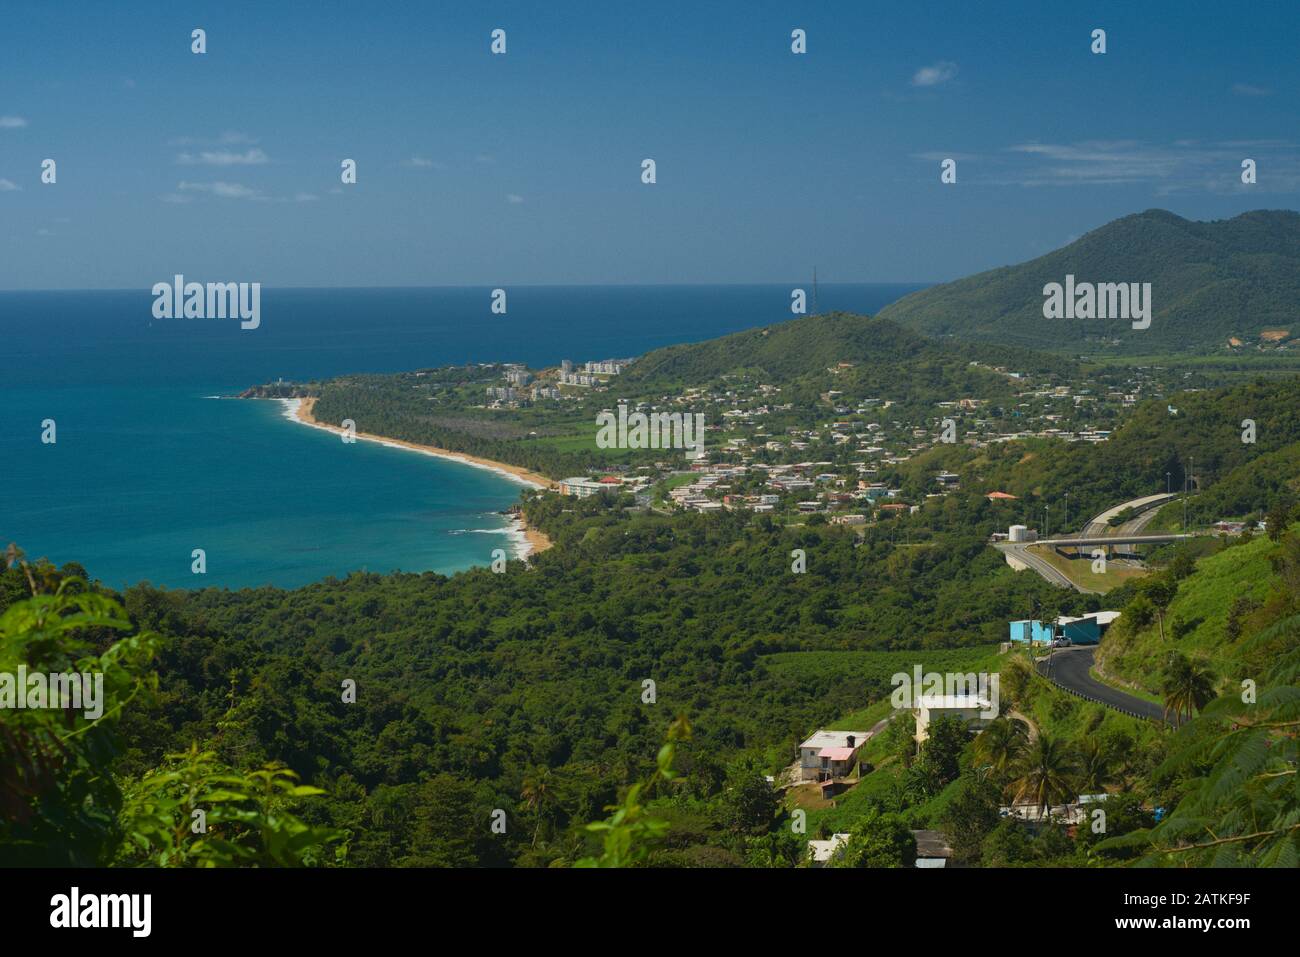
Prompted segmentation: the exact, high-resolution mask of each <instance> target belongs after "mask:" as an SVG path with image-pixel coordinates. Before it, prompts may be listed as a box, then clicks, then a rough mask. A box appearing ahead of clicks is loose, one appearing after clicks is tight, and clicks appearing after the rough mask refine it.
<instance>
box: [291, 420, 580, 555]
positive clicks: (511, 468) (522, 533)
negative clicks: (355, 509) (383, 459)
mask: <svg viewBox="0 0 1300 957" xmlns="http://www.w3.org/2000/svg"><path fill="white" fill-rule="evenodd" d="M275 401H276V402H280V403H283V405H284V408H285V418H288V419H292V420H293V421H294V422H297V423H298V424H299V425H306V426H310V427H311V428H314V429H324V430H325V431H326V432H333V433H334V434H335V435H342V434H343V433H344V430H343V429H342V428H340V427H339V426H335V425H329V424H327V423H325V422H322V421H320V420H319V419H317V418H316V417H315V416H314V415H312V407H313V406H315V404H316V398H315V396H307V397H304V398H299V399H276V400H275ZM356 436H357V438H358V439H361V440H364V441H367V442H378V443H379V444H381V445H386V446H388V447H390V448H402V449H408V450H409V451H412V452H421V453H423V454H425V455H432V456H434V457H436V458H440V459H450V460H452V461H455V462H459V463H461V464H462V465H469V466H472V467H474V468H480V469H487V470H488V471H490V472H496V473H497V474H498V475H500V476H502V477H503V478H508V479H510V480H511V481H513V482H518V483H519V484H520V485H525V486H528V487H529V488H536V489H553V488H555V487H556V483H555V482H554V481H552V480H551V479H549V478H547V477H546V476H545V475H540V474H538V473H537V472H530V471H528V469H525V468H522V467H521V466H518V465H508V464H506V463H505V462H494V461H493V460H491V459H485V458H482V457H480V456H477V455H469V454H467V453H465V452H453V451H452V450H451V449H442V448H438V447H437V446H436V445H422V444H420V443H418V442H407V441H405V440H403V439H394V438H390V437H388V436H386V435H376V434H374V433H373V432H357V433H356ZM508 527H509V528H510V529H511V532H512V535H511V537H512V538H515V537H516V536H517V540H516V544H515V551H516V553H517V554H518V557H519V558H521V559H523V560H525V561H527V560H528V557H529V556H530V555H532V554H535V553H537V552H544V551H546V550H547V549H548V548H550V547H551V545H552V542H551V540H550V539H549V538H547V536H546V534H545V533H544V532H542V531H541V530H540V529H536V528H533V527H532V526H530V525H529V524H528V520H527V519H526V518H524V515H523V513H522V512H519V513H516V514H515V515H514V516H513V517H512V518H511V519H510V525H509V526H508Z"/></svg>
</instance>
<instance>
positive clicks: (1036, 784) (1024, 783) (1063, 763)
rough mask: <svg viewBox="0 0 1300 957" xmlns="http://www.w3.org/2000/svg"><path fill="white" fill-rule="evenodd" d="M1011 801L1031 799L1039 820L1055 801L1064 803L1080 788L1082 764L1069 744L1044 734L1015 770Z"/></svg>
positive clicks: (1017, 801)
mask: <svg viewBox="0 0 1300 957" xmlns="http://www.w3.org/2000/svg"><path fill="white" fill-rule="evenodd" d="M1013 773H1014V774H1015V775H1016V776H1015V778H1014V779H1013V780H1012V782H1011V791H1012V795H1013V797H1012V801H1013V803H1021V802H1023V801H1024V800H1025V799H1032V800H1033V802H1034V805H1035V806H1036V807H1037V808H1039V811H1040V820H1041V819H1042V818H1045V817H1046V816H1047V815H1046V812H1047V811H1049V810H1050V809H1051V807H1052V805H1053V804H1064V803H1066V802H1067V801H1069V800H1070V798H1072V797H1073V796H1074V795H1075V794H1076V793H1077V792H1078V783H1079V768H1078V765H1077V763H1076V761H1075V757H1074V755H1073V754H1072V753H1071V752H1070V750H1069V749H1068V747H1067V746H1065V745H1064V744H1061V743H1060V742H1058V741H1056V740H1055V739H1053V738H1049V737H1048V736H1047V735H1045V734H1041V733H1040V734H1039V735H1038V740H1037V741H1035V742H1034V743H1033V744H1032V745H1030V747H1029V750H1028V751H1026V752H1025V754H1024V757H1022V758H1021V760H1020V761H1019V763H1018V764H1017V765H1016V767H1015V771H1014V772H1013Z"/></svg>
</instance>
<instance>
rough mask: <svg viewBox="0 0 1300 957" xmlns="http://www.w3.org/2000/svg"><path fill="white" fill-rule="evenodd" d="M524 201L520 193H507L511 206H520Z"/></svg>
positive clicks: (507, 199) (507, 200)
mask: <svg viewBox="0 0 1300 957" xmlns="http://www.w3.org/2000/svg"><path fill="white" fill-rule="evenodd" d="M523 201H524V198H523V197H522V196H520V195H519V194H518V193H506V202H507V203H510V204H511V205H514V206H518V205H519V204H520V203H522V202H523Z"/></svg>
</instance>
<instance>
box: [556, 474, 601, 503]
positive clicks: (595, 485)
mask: <svg viewBox="0 0 1300 957" xmlns="http://www.w3.org/2000/svg"><path fill="white" fill-rule="evenodd" d="M607 488H609V486H608V485H603V484H601V483H600V482H593V481H592V480H591V479H588V478H582V477H578V478H566V479H564V480H563V481H561V482H560V494H561V495H572V496H574V497H575V498H587V497H589V496H591V495H596V494H598V493H600V492H603V491H605V489H607Z"/></svg>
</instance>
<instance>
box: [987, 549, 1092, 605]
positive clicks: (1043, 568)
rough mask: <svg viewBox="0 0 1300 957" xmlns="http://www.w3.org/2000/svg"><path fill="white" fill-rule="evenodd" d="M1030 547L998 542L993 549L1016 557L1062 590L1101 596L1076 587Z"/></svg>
mask: <svg viewBox="0 0 1300 957" xmlns="http://www.w3.org/2000/svg"><path fill="white" fill-rule="evenodd" d="M1032 544H1033V543H1032V542H1030V543H1028V545H1032ZM1028 545H1026V544H1021V543H1020V542H998V543H996V544H995V545H994V546H993V547H994V548H996V549H997V550H998V551H1000V552H1002V553H1003V554H1010V555H1013V556H1015V558H1017V559H1018V560H1019V561H1021V562H1023V563H1024V564H1025V565H1026V566H1028V567H1029V568H1032V569H1033V570H1034V571H1036V572H1038V574H1039V575H1041V576H1042V577H1043V578H1045V579H1047V580H1048V581H1049V582H1051V583H1052V584H1053V585H1056V586H1058V587H1060V588H1073V589H1074V590H1075V591H1081V592H1083V593H1084V594H1085V595H1100V594H1101V592H1099V591H1096V590H1095V589H1092V588H1084V587H1083V586H1081V585H1076V584H1075V583H1074V582H1072V581H1070V579H1069V576H1067V575H1066V574H1065V573H1063V572H1061V571H1059V570H1058V569H1057V568H1056V566H1055V565H1053V564H1052V563H1051V562H1049V561H1048V560H1047V559H1045V558H1043V557H1042V556H1040V555H1036V554H1035V553H1033V552H1031V551H1029V547H1028Z"/></svg>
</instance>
